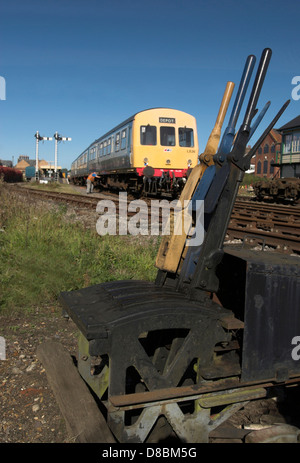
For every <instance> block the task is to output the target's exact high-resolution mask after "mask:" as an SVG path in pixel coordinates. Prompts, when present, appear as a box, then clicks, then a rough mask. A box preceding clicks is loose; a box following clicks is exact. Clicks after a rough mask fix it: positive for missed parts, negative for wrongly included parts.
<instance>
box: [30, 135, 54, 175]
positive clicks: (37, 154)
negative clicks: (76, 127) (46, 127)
mask: <svg viewBox="0 0 300 463" xmlns="http://www.w3.org/2000/svg"><path fill="white" fill-rule="evenodd" d="M34 136H35V138H36V143H35V180H36V181H37V182H38V181H39V142H40V141H41V140H52V138H51V137H42V136H41V135H40V134H39V131H37V132H36V133H35V134H34Z"/></svg>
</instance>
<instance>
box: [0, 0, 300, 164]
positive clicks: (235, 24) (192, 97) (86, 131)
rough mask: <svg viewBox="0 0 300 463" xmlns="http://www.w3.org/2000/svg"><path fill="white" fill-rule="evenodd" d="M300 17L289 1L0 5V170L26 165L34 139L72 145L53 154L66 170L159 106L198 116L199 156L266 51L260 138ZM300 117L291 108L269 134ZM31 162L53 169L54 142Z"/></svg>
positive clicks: (279, 98)
mask: <svg viewBox="0 0 300 463" xmlns="http://www.w3.org/2000/svg"><path fill="white" fill-rule="evenodd" d="M299 14H300V3H299V2H298V1H296V0H293V1H291V0H285V1H284V2H282V1H278V0H267V1H264V2H263V1H262V0H260V1H258V0H252V1H248V0H247V1H237V0H223V1H221V0H209V1H204V0H151V1H145V0H139V1H138V0H106V1H104V0H44V1H41V0H26V1H24V0H2V2H1V6H0V43H1V53H0V76H3V77H4V78H5V80H6V100H5V101H3V100H1V101H0V159H1V158H2V159H12V157H13V156H14V160H15V162H16V160H17V158H18V156H19V155H21V154H22V155H29V156H30V158H35V138H34V134H35V132H36V131H37V130H39V132H40V133H41V134H42V135H45V136H53V134H54V133H55V132H56V131H58V132H59V133H60V134H61V135H63V136H67V137H72V141H71V142H65V143H60V145H59V164H60V165H62V167H67V168H69V167H70V165H71V162H72V160H74V159H75V158H76V157H77V155H78V154H80V153H81V152H82V151H83V150H84V149H85V148H86V147H87V146H88V145H89V144H90V143H91V142H92V141H93V140H94V139H96V138H98V137H99V136H100V135H102V134H103V133H105V132H106V131H108V130H109V129H110V128H112V127H114V126H115V125H117V124H118V123H120V122H121V121H123V120H124V119H126V118H127V117H129V116H131V115H132V114H134V113H136V112H137V111H140V110H142V109H147V108H152V107H159V106H166V107H170V108H176V109H180V110H183V111H186V112H188V113H191V114H193V115H194V116H195V117H196V119H197V126H198V136H199V142H200V152H201V151H202V150H203V149H204V147H205V145H206V141H207V138H208V136H209V133H210V131H211V129H212V127H213V124H214V122H215V118H216V115H217V111H218V108H219V105H220V101H221V98H222V95H223V91H224V89H225V85H226V82H227V81H229V80H232V81H233V82H235V84H236V89H237V86H238V84H239V80H240V77H241V73H242V70H243V67H244V63H245V60H246V57H247V56H248V55H249V54H254V55H256V57H257V63H258V61H259V58H260V55H261V52H262V50H263V49H264V48H266V47H270V48H271V49H272V51H273V55H272V59H271V63H270V66H269V71H268V74H267V77H266V80H265V84H264V87H263V91H262V93H261V97H260V100H259V105H258V106H259V109H261V108H262V107H263V106H264V104H265V103H266V102H267V101H268V100H271V106H270V109H269V111H268V113H267V115H266V116H265V118H264V121H263V122H262V123H261V126H260V128H261V130H262V129H264V128H265V127H266V125H267V123H268V122H269V121H270V120H271V119H272V118H273V116H274V115H275V114H276V112H277V111H278V109H279V108H280V107H281V106H282V104H283V103H284V102H285V101H286V100H287V99H289V98H291V92H292V89H293V85H292V83H291V81H292V78H293V77H294V76H298V75H300V60H299V55H300V39H299ZM234 95H235V94H234ZM233 99H234V98H233ZM233 99H232V100H233ZM244 109H245V104H244V108H243V110H244ZM229 112H230V109H229ZM299 114H300V100H298V101H295V100H292V101H291V104H290V105H289V107H288V109H287V110H286V112H285V113H284V115H283V116H282V118H281V119H280V121H279V123H278V124H277V127H280V126H282V125H283V124H285V123H286V122H288V121H289V120H291V119H293V118H294V117H296V116H298V115H299ZM228 115H229V113H228ZM227 118H228V117H227ZM226 120H227V119H226ZM226 120H225V124H224V128H225V126H226ZM239 122H240V121H239ZM259 133H260V130H257V132H256V136H255V137H253V141H252V143H254V142H255V140H256V139H257V137H258V135H259ZM40 157H41V158H43V159H45V160H47V161H53V162H54V142H53V141H52V142H44V143H40Z"/></svg>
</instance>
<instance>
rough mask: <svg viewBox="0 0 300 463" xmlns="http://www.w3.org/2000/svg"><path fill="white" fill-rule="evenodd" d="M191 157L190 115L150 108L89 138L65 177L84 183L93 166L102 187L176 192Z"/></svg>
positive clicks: (194, 152) (194, 157) (194, 147)
mask: <svg viewBox="0 0 300 463" xmlns="http://www.w3.org/2000/svg"><path fill="white" fill-rule="evenodd" d="M197 161H198V137H197V126H196V119H195V118H194V117H193V116H192V115H190V114H187V113H185V112H183V111H179V110H175V109H168V108H154V109H148V110H145V111H140V112H138V113H136V114H135V115H133V116H132V117H130V118H128V119H127V120H126V121H124V122H122V123H121V124H119V125H118V126H116V127H114V128H113V129H112V130H110V131H109V132H107V133H106V134H105V135H103V136H101V137H100V138H98V139H97V140H95V141H94V142H93V143H92V144H91V145H90V146H89V147H88V148H87V149H86V150H85V151H84V152H83V153H82V154H81V155H80V156H78V158H77V159H76V160H75V161H74V162H73V163H72V167H71V180H72V181H73V182H74V183H77V184H78V183H80V184H84V183H85V180H86V178H87V176H88V174H89V173H90V172H97V174H98V175H99V176H100V179H99V181H98V184H99V186H101V187H103V188H115V189H118V190H124V191H128V192H131V193H135V194H136V195H138V196H139V195H141V194H143V193H144V194H164V193H168V194H171V195H173V196H176V195H177V194H178V193H179V192H180V191H181V190H182V188H183V187H184V184H185V182H186V179H187V176H188V173H189V171H190V169H192V168H193V167H195V165H196V164H197Z"/></svg>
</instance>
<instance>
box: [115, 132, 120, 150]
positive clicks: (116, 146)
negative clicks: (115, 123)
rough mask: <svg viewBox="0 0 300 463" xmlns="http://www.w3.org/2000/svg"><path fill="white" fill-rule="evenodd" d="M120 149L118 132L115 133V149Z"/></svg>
mask: <svg viewBox="0 0 300 463" xmlns="http://www.w3.org/2000/svg"><path fill="white" fill-rule="evenodd" d="M119 150H120V132H118V133H116V138H115V151H119Z"/></svg>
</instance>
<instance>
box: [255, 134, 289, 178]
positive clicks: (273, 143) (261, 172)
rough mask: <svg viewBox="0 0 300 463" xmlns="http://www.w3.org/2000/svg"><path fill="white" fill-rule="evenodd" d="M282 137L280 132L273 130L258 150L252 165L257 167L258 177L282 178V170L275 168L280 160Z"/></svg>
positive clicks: (256, 173)
mask: <svg viewBox="0 0 300 463" xmlns="http://www.w3.org/2000/svg"><path fill="white" fill-rule="evenodd" d="M281 142H282V136H281V134H280V133H279V131H278V130H276V129H272V130H271V131H270V132H269V133H268V135H267V136H266V138H265V139H264V141H263V142H262V144H261V145H260V147H259V148H258V150H257V151H256V153H255V157H254V158H253V159H252V163H253V164H254V165H255V175H256V176H257V177H271V178H272V177H275V176H280V168H279V167H278V166H277V167H276V166H274V164H277V163H278V162H279V159H280V149H281Z"/></svg>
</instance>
